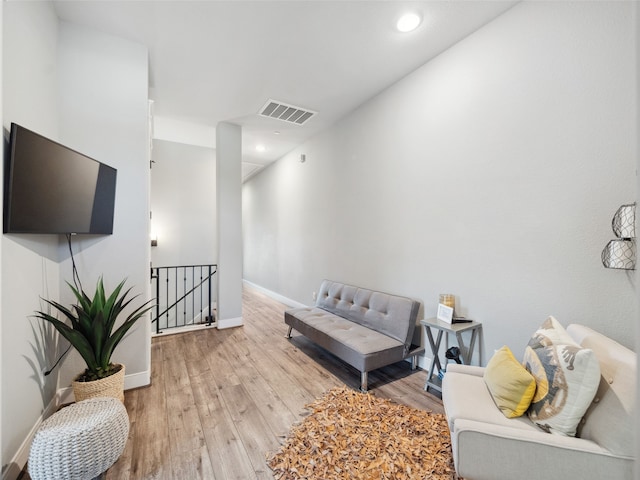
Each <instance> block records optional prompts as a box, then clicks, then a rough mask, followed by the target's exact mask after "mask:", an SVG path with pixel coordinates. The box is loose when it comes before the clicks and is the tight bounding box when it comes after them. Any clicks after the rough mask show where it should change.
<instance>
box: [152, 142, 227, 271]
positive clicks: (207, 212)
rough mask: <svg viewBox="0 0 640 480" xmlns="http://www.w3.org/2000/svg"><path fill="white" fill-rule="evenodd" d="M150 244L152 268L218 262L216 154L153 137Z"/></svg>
mask: <svg viewBox="0 0 640 480" xmlns="http://www.w3.org/2000/svg"><path fill="white" fill-rule="evenodd" d="M153 161H154V163H153V168H152V170H151V211H152V212H153V218H152V220H151V230H152V232H155V233H156V234H157V236H158V246H157V247H153V248H152V249H151V260H152V262H153V265H154V266H156V267H164V266H173V265H204V264H210V263H216V258H217V255H216V251H217V246H216V194H215V189H216V153H215V150H213V149H212V148H205V147H197V146H193V145H185V144H183V143H175V142H168V141H165V140H154V141H153Z"/></svg>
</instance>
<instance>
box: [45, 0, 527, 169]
mask: <svg viewBox="0 0 640 480" xmlns="http://www.w3.org/2000/svg"><path fill="white" fill-rule="evenodd" d="M515 3H517V2H516V1H496V0H491V1H488V0H464V1H457V0H445V1H422V2H406V1H363V0H359V1H349V0H340V1H327V0H323V1H303V0H298V1H291V0H289V1H269V0H261V1H243V0H235V1H188V0H175V1H110V0H101V1H98V0H94V1H61V0H58V1H55V2H54V5H55V9H56V12H57V14H58V16H59V17H60V19H61V20H64V21H68V22H72V23H77V24H81V25H86V26H88V27H91V28H94V29H97V30H100V31H102V32H105V33H109V34H113V35H116V36H119V37H123V38H126V39H129V40H132V41H135V42H138V43H142V44H144V45H146V46H147V47H148V48H149V61H150V72H149V73H150V85H149V86H150V97H151V99H152V100H154V115H155V119H156V121H155V127H154V136H155V137H157V138H163V139H166V140H173V141H178V142H183V143H192V144H196V145H205V146H212V147H215V126H216V125H217V123H218V122H222V121H228V122H232V123H237V124H239V125H241V126H242V129H243V145H242V149H243V174H244V176H245V178H247V177H248V176H250V175H251V174H252V173H255V172H256V171H258V170H259V169H260V168H261V167H262V166H264V165H266V164H268V163H270V162H272V161H274V160H276V159H278V158H279V157H281V156H282V155H284V154H286V153H287V152H289V151H291V150H292V149H294V148H295V147H296V146H297V145H299V144H301V143H302V142H304V141H305V140H306V139H308V138H310V137H311V136H313V135H315V134H317V133H318V132H320V131H322V130H324V129H326V128H327V127H329V126H331V125H332V124H333V123H335V122H336V121H337V120H339V119H340V118H342V117H343V116H345V115H346V114H348V113H349V112H351V111H352V110H354V109H355V108H357V107H358V106H359V105H361V104H362V103H363V102H365V101H366V100H368V99H369V98H371V97H373V96H375V95H376V94H377V93H379V92H380V91H382V90H384V89H385V88H387V87H388V86H390V85H391V84H393V83H395V82H396V81H397V80H399V79H400V78H402V77H404V76H405V75H407V74H408V73H410V72H412V71H413V70H415V69H416V68H418V67H419V66H421V65H423V64H424V63H426V62H427V61H428V60H430V59H432V58H433V57H435V56H436V55H438V54H439V53H440V52H442V51H444V50H446V49H447V48H449V47H451V46H452V45H453V44H455V43H456V42H458V41H460V40H461V39H463V38H464V37H466V36H468V35H469V34H470V33H472V32H474V31H475V30H477V29H478V28H480V27H481V26H483V25H485V24H486V23H488V22H490V21H491V20H493V19H494V18H495V17H497V16H498V15H500V14H501V13H503V12H504V11H506V10H507V9H509V8H510V7H511V6H513V5H514V4H515ZM406 11H416V12H418V13H419V14H420V15H421V16H422V18H423V21H422V24H421V26H420V27H419V28H418V29H417V30H415V31H413V32H410V33H399V32H398V31H396V30H395V22H396V20H397V19H398V17H399V16H400V15H401V14H402V13H404V12H406ZM268 99H274V100H278V101H281V102H285V103H288V104H293V105H296V106H300V107H303V108H306V109H310V110H313V111H316V112H318V114H317V115H316V116H314V117H313V118H312V119H311V120H309V122H308V123H307V124H306V125H305V126H298V125H291V124H288V123H285V122H282V121H280V120H275V119H271V118H264V117H261V116H259V115H258V114H257V113H258V110H259V109H260V108H261V107H262V106H263V105H264V104H265V102H266V101H267V100H268ZM274 131H278V132H280V134H279V135H276V134H274ZM258 143H261V144H263V145H265V146H266V150H265V151H264V152H262V153H260V152H257V151H256V149H255V147H256V145H257V144H258Z"/></svg>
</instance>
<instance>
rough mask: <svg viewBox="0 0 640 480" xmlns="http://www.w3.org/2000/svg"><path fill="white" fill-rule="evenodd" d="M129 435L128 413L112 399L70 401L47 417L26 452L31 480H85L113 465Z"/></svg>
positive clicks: (120, 404)
mask: <svg viewBox="0 0 640 480" xmlns="http://www.w3.org/2000/svg"><path fill="white" fill-rule="evenodd" d="M128 436H129V416H128V415H127V410H126V408H124V405H122V403H121V402H120V401H119V400H117V399H115V398H107V397H99V398H91V399H89V400H83V401H82V402H78V403H74V404H71V405H69V406H68V407H65V408H63V409H62V410H60V411H58V412H56V413H54V414H53V415H51V416H50V417H49V418H47V419H46V420H45V421H44V422H42V425H41V426H40V428H39V429H38V431H37V432H36V435H35V437H34V439H33V443H32V444H31V451H30V452H29V475H30V476H31V478H32V479H33V480H58V479H65V480H89V479H92V478H95V477H97V476H99V475H100V474H102V473H103V472H104V471H106V470H107V469H108V468H109V467H110V466H111V465H113V464H114V463H115V462H116V460H118V457H120V455H122V452H123V450H124V446H125V444H126V443H127V437H128Z"/></svg>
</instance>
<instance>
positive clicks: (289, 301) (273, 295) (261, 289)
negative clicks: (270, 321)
mask: <svg viewBox="0 0 640 480" xmlns="http://www.w3.org/2000/svg"><path fill="white" fill-rule="evenodd" d="M242 282H243V283H244V284H245V285H247V286H249V287H251V288H253V289H254V290H258V291H259V292H261V293H264V294H265V295H266V296H268V297H271V298H273V299H274V300H277V301H278V302H280V303H284V304H285V305H287V306H288V307H293V308H303V307H308V305H305V304H304V303H300V302H296V301H295V300H292V299H290V298H287V297H285V296H283V295H280V294H279V293H276V292H273V291H271V290H268V289H266V288H264V287H261V286H260V285H256V284H255V283H253V282H250V281H249V280H242Z"/></svg>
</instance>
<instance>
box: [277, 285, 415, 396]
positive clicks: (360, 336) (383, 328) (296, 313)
mask: <svg viewBox="0 0 640 480" xmlns="http://www.w3.org/2000/svg"><path fill="white" fill-rule="evenodd" d="M419 307H420V303H419V302H417V301H415V300H411V299H410V298H406V297H400V296H396V295H389V294H387V293H382V292H376V291H373V290H367V289H364V288H358V287H354V286H352V285H345V284H342V283H338V282H333V281H331V280H323V282H322V285H321V286H320V291H319V293H318V297H317V300H316V304H315V306H314V307H304V308H294V309H292V310H287V311H286V312H285V314H284V321H285V323H286V324H287V325H289V331H288V332H287V338H291V330H292V329H295V330H297V331H298V332H300V333H302V334H303V335H305V336H306V337H308V338H309V339H311V340H312V341H313V342H315V343H316V344H318V345H319V346H321V347H323V348H324V349H326V350H328V351H329V352H331V353H332V354H334V355H336V356H337V357H338V358H340V359H341V360H343V361H344V362H346V363H348V364H349V365H351V366H352V367H354V368H356V369H358V370H359V371H360V372H361V379H360V389H361V390H362V391H363V392H365V391H366V390H367V381H368V372H370V371H371V370H375V369H377V368H380V367H384V366H386V365H391V364H392V363H396V362H399V361H401V360H404V359H406V358H409V357H411V360H412V364H411V366H412V368H413V369H415V368H416V356H417V355H418V354H419V353H422V352H423V351H424V347H420V346H412V344H411V340H412V338H413V331H414V329H415V325H416V318H417V316H418V308H419Z"/></svg>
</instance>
